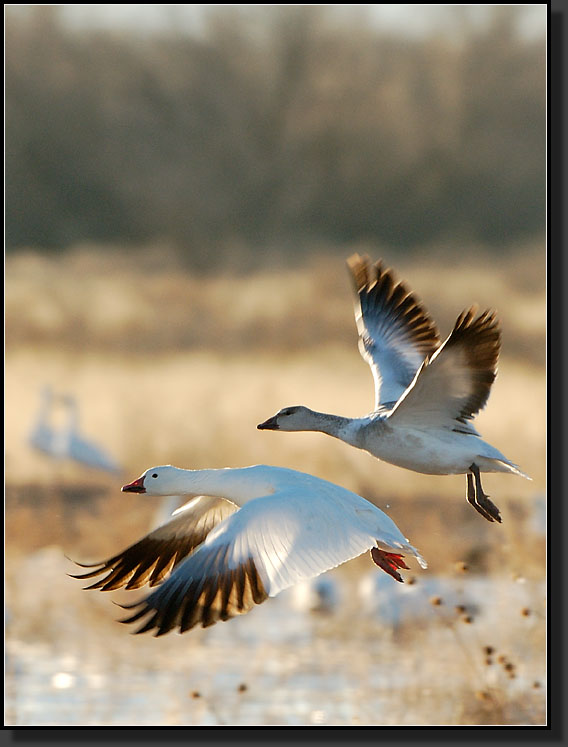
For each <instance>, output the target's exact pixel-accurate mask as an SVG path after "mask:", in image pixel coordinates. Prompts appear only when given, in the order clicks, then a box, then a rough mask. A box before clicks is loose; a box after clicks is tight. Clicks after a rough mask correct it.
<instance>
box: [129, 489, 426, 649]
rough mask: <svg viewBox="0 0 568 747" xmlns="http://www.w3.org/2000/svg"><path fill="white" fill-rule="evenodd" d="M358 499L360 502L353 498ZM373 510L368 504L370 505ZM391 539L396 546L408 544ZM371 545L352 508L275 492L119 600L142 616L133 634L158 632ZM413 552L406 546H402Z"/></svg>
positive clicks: (224, 610) (258, 595)
mask: <svg viewBox="0 0 568 747" xmlns="http://www.w3.org/2000/svg"><path fill="white" fill-rule="evenodd" d="M361 500H363V499H361ZM373 508H374V507H373ZM401 541H402V542H401V543H399V542H397V541H396V540H395V541H393V546H395V547H396V548H400V547H405V548H409V547H410V546H408V545H404V544H403V543H404V538H403V537H402V536H401ZM375 543H376V539H375V538H374V537H373V535H372V533H371V531H370V530H368V529H365V527H364V526H363V525H362V523H361V521H360V520H359V519H358V517H357V514H356V512H355V511H353V510H350V509H349V508H346V507H345V506H342V505H341V504H340V503H336V502H333V501H328V500H325V499H324V500H322V498H321V497H320V496H317V495H313V496H312V495H307V494H306V491H285V492H284V491H282V492H280V493H275V494H274V495H270V496H265V497H263V498H256V499H253V500H252V501H249V502H248V503H246V504H245V505H244V506H243V508H241V509H240V510H239V511H238V512H237V513H235V514H233V515H232V516H230V517H229V518H228V519H226V520H225V521H224V522H223V523H222V524H219V526H218V527H217V528H216V529H215V530H214V531H212V532H211V534H210V535H209V536H208V537H207V539H206V541H205V542H204V543H203V544H202V545H201V546H200V547H199V548H198V549H197V550H196V551H195V552H194V553H192V554H191V555H190V556H189V557H188V558H186V560H184V561H183V563H181V564H180V565H179V566H178V567H177V568H176V569H175V570H174V572H173V573H172V575H171V576H170V577H169V578H168V579H167V580H166V581H165V582H164V583H163V584H162V585H161V586H160V587H159V588H158V589H156V590H155V591H153V592H152V593H151V594H150V595H149V596H147V597H145V598H144V599H142V600H140V601H138V602H136V603H134V604H132V605H127V606H126V607H127V608H129V609H130V608H136V609H137V611H136V612H135V613H134V614H132V615H131V616H130V617H128V618H127V619H125V620H122V621H121V622H125V623H133V622H136V621H138V620H141V619H142V618H143V617H145V616H146V615H149V618H148V619H147V621H146V622H145V623H144V624H143V625H142V627H141V628H139V629H138V630H137V631H136V633H143V632H145V631H148V630H154V631H155V635H157V636H160V635H163V634H164V633H167V632H168V631H170V630H172V629H173V628H178V629H179V631H180V632H182V633H183V632H184V631H186V630H189V629H190V628H192V627H193V626H194V625H197V624H198V623H201V625H202V626H203V627H207V626H209V625H213V624H214V623H216V622H218V621H219V620H228V619H229V618H231V617H234V616H235V615H239V614H243V613H245V612H248V611H249V610H250V609H252V607H253V606H254V605H255V604H260V603H261V602H263V601H264V600H265V599H266V598H267V597H268V596H275V595H276V594H277V593H278V592H280V591H282V590H283V589H285V588H287V587H289V586H292V585H293V584H295V583H297V582H298V581H302V580H305V579H309V578H313V577H314V576H318V575H319V574H320V573H323V572H324V571H326V570H329V569H330V568H333V567H335V566H337V565H339V564H340V563H344V562H345V561H347V560H350V559H351V558H354V557H356V556H358V555H360V554H361V553H363V552H364V551H365V550H369V549H371V547H373V546H374V545H375ZM410 549H411V550H413V548H410Z"/></svg>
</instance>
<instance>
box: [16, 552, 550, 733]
mask: <svg viewBox="0 0 568 747" xmlns="http://www.w3.org/2000/svg"><path fill="white" fill-rule="evenodd" d="M35 556H36V557H33V558H31V559H30V560H29V565H28V569H27V570H28V572H30V571H31V570H32V569H33V568H34V567H35V569H36V572H37V571H38V566H39V565H40V566H41V568H42V569H43V571H44V573H45V574H46V576H47V577H49V576H51V575H52V572H53V570H54V568H53V567H52V566H51V565H50V564H52V565H53V566H57V564H58V563H59V560H58V558H59V555H58V551H57V550H56V549H55V548H51V549H48V550H43V551H40V552H39V553H36V554H35ZM63 562H66V561H63ZM50 568H51V570H50ZM334 574H335V572H332V573H331V574H329V575H330V576H331V577H332V578H335V575H334ZM387 580H388V579H387ZM66 582H68V583H64V582H62V581H61V584H62V586H61V588H60V594H59V597H60V599H59V601H60V603H58V604H54V605H53V606H52V607H49V606H48V605H46V604H45V600H44V601H43V602H42V600H41V593H39V591H36V593H35V594H34V595H33V596H32V597H29V598H28V597H24V596H20V597H17V596H15V597H14V600H13V601H14V605H16V607H15V609H16V613H15V614H14V613H12V612H11V613H10V617H9V620H8V624H7V646H6V706H5V707H6V716H5V721H6V724H7V725H21V726H32V725H33V726H35V725H49V726H81V725H87V726H100V725H105V726H168V725H171V726H177V725H196V726H217V725H238V726H241V725H276V724H280V725H290V726H291V725H409V724H445V723H448V724H450V723H459V722H463V721H464V720H465V721H468V720H473V718H474V717H473V716H469V715H468V714H469V712H468V710H467V709H468V708H470V707H472V704H471V701H472V699H473V701H474V704H475V698H474V696H473V695H472V693H473V692H474V690H476V689H478V690H479V689H489V690H491V692H493V693H494V701H495V702H494V703H493V712H492V715H491V714H489V715H488V712H487V709H485V710H484V709H483V708H482V712H481V715H479V714H478V720H479V719H480V720H481V722H483V719H488V718H489V716H491V718H493V719H494V718H497V719H498V718H503V719H508V720H511V719H513V720H514V719H515V718H516V719H518V721H519V722H523V721H526V722H528V721H530V722H531V723H534V722H535V719H536V720H537V721H538V719H539V718H540V719H541V722H542V713H543V709H544V697H545V696H544V692H543V687H544V681H545V680H544V677H545V672H544V651H543V645H542V643H543V640H544V639H543V636H542V635H541V633H542V630H541V629H542V628H543V625H544V616H543V609H544V606H543V605H544V586H543V585H542V584H528V583H525V584H515V583H514V582H512V581H506V580H505V581H504V580H500V581H495V580H493V581H492V580H491V579H488V578H485V577H483V578H472V579H468V580H467V581H465V582H464V581H460V588H461V590H462V593H463V591H464V584H465V587H467V589H468V593H469V594H470V597H471V598H472V599H473V597H474V596H475V598H476V599H479V598H480V597H482V598H484V599H485V601H486V602H488V603H487V604H486V605H485V609H480V608H479V607H478V608H477V611H476V617H475V621H474V622H473V624H469V625H460V623H459V620H458V618H457V617H456V614H455V613H454V615H453V618H454V619H451V620H449V621H448V616H447V615H446V616H443V615H439V616H438V617H437V618H434V619H432V610H431V605H429V603H428V602H427V601H426V602H425V606H424V610H425V611H426V608H428V609H427V612H428V615H427V617H424V618H422V621H421V618H420V614H419V610H420V606H419V605H418V607H416V606H414V607H411V608H409V609H411V610H412V611H411V613H410V614H411V615H412V617H413V618H414V619H409V620H402V621H399V622H398V624H397V625H393V624H392V623H391V622H389V623H387V622H385V620H384V619H381V615H380V614H379V613H378V612H376V611H375V612H372V611H371V610H369V611H365V610H364V605H363V602H362V600H361V599H359V598H358V594H359V592H358V591H357V588H355V587H354V588H352V587H351V586H350V584H349V583H347V582H346V579H345V578H340V577H339V575H338V578H337V581H336V583H337V584H338V585H339V586H340V587H341V594H340V595H339V598H340V599H341V605H340V606H339V607H338V608H336V609H335V610H334V611H332V612H329V613H328V614H314V613H312V612H310V611H309V610H307V609H301V608H299V604H298V598H297V596H296V595H295V594H294V592H292V590H289V591H287V592H284V593H283V594H281V595H280V596H278V597H276V598H275V599H271V600H268V601H267V602H266V603H265V604H263V605H261V606H259V607H257V608H255V609H254V610H253V611H252V612H251V613H249V614H248V615H244V616H243V617H239V618H236V619H234V620H231V621H229V622H227V623H220V624H218V625H215V626H213V627H211V628H208V629H206V630H203V629H194V630H192V631H190V632H188V633H185V634H183V635H179V634H175V633H174V634H169V635H167V636H163V637H161V638H154V637H152V636H151V635H141V636H133V635H130V633H131V630H130V627H127V626H122V625H119V624H118V623H116V622H114V620H116V619H117V618H120V617H121V614H120V613H121V610H120V609H119V608H117V607H115V606H113V605H112V604H111V603H110V600H111V596H110V595H106V594H100V593H95V592H90V593H87V592H82V591H81V589H80V587H78V585H77V584H78V582H77V581H73V580H72V579H66ZM387 588H388V587H387ZM397 588H398V585H395V584H394V582H392V584H391V589H392V590H393V592H394V591H395V590H397ZM48 593H49V589H48V587H46V592H45V596H46V597H47V595H48ZM114 598H115V599H117V600H118V601H121V599H122V598H121V597H114ZM70 600H71V602H70ZM527 600H528V601H527ZM33 602H35V603H37V604H38V607H36V608H34V607H33ZM74 603H76V606H73V604H74ZM529 603H530V604H532V609H531V614H530V616H527V617H525V618H523V616H522V615H520V614H519V611H518V609H517V608H520V606H521V605H527V604H529ZM386 604H388V602H386V601H383V605H386ZM26 609H27V610H28V613H29V616H33V615H37V614H43V615H44V623H45V624H41V623H40V622H39V621H38V623H37V624H36V626H35V627H33V628H26V627H25V625H24V626H22V625H18V619H19V618H20V616H21V615H22V611H23V610H26ZM417 610H418V611H417ZM38 611H39V612H38ZM507 614H510V616H511V617H510V620H507V619H506V616H507ZM504 616H505V619H504ZM20 619H21V618H20ZM27 622H29V619H28V621H27ZM497 623H499V627H500V629H499V630H497ZM488 641H490V642H491V643H492V644H493V645H494V646H496V647H497V648H498V650H500V651H506V652H507V656H508V657H509V658H510V659H511V660H512V661H515V667H516V670H515V671H516V676H515V679H514V680H512V679H505V678H504V673H503V671H502V668H501V669H499V666H498V665H497V663H494V664H493V665H492V666H491V667H485V669H484V668H483V662H482V657H481V650H482V648H483V645H485V644H486V643H487V642H488ZM535 680H539V681H540V683H541V684H542V687H541V686H540V685H539V689H538V690H535V689H534V687H533V684H534V682H535ZM469 696H471V698H470V697H469ZM519 704H523V705H522V706H521V705H519ZM495 709H497V711H496V712H495ZM523 709H524V710H523ZM500 714H501V715H500ZM516 714H517V715H516Z"/></svg>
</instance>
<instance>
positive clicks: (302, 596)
mask: <svg viewBox="0 0 568 747" xmlns="http://www.w3.org/2000/svg"><path fill="white" fill-rule="evenodd" d="M377 575H381V576H382V573H381V574H377ZM383 578H386V576H383ZM290 592H291V595H290V599H291V604H292V607H293V608H294V609H296V610H299V611H301V612H315V613H317V614H322V615H331V614H333V613H334V612H335V611H336V610H337V608H338V605H339V601H340V593H339V585H338V583H337V581H336V580H335V579H333V578H332V577H331V575H330V574H329V573H324V574H323V575H321V576H317V577H316V578H312V579H309V580H308V581H302V583H300V584H297V585H296V586H294V587H293V588H292V589H290Z"/></svg>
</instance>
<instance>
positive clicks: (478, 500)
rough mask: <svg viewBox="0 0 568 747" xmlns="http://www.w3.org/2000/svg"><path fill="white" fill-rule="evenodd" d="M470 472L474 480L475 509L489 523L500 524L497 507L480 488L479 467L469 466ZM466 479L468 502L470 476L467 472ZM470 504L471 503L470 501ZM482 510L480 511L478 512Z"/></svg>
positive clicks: (475, 465)
mask: <svg viewBox="0 0 568 747" xmlns="http://www.w3.org/2000/svg"><path fill="white" fill-rule="evenodd" d="M470 470H471V472H473V477H474V478H475V499H474V500H475V504H473V505H474V506H475V508H477V510H478V511H479V513H480V514H482V516H485V518H486V519H488V520H489V521H498V522H499V524H500V523H501V514H500V513H499V509H498V508H497V506H496V505H495V504H494V503H493V501H490V500H489V496H488V495H486V494H485V493H484V492H483V488H482V487H481V475H480V473H479V467H478V466H477V464H475V462H474V463H473V464H472V465H471V466H470ZM467 478H468V486H467V487H468V500H469V494H470V481H472V475H471V474H470V473H469V472H468V475H467ZM470 503H471V501H470ZM480 509H482V510H480Z"/></svg>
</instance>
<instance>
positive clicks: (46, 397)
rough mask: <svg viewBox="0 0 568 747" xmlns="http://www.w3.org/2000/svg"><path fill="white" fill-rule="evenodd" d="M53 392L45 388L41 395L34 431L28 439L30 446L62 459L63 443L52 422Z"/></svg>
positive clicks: (49, 388)
mask: <svg viewBox="0 0 568 747" xmlns="http://www.w3.org/2000/svg"><path fill="white" fill-rule="evenodd" d="M53 399H54V397H53V392H52V391H51V387H49V386H47V385H46V386H44V387H43V388H42V390H41V393H40V406H39V410H38V413H37V417H36V422H35V423H34V425H33V427H32V430H31V432H30V434H29V437H28V442H29V444H30V446H31V447H32V448H34V449H37V450H38V451H41V452H42V453H43V454H47V455H48V456H51V457H60V456H61V454H60V451H61V442H60V440H59V439H58V438H57V434H56V431H55V429H54V428H53V425H52V422H51V416H52V410H53Z"/></svg>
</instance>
